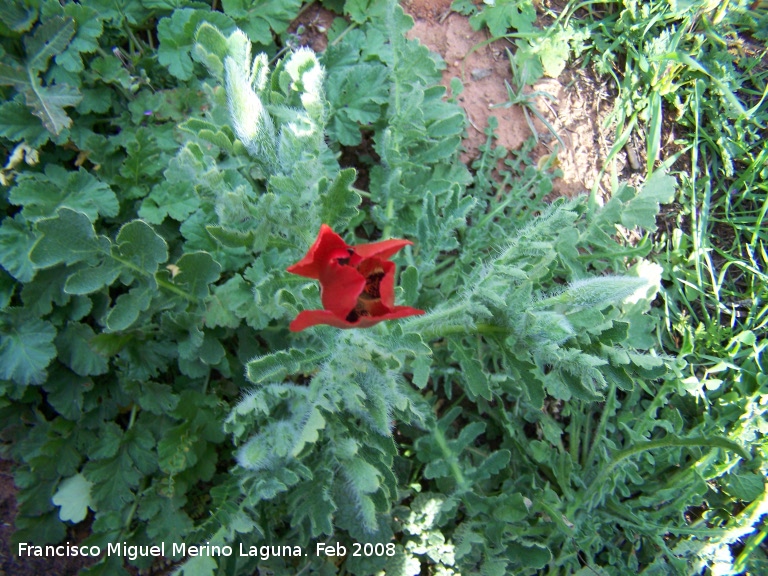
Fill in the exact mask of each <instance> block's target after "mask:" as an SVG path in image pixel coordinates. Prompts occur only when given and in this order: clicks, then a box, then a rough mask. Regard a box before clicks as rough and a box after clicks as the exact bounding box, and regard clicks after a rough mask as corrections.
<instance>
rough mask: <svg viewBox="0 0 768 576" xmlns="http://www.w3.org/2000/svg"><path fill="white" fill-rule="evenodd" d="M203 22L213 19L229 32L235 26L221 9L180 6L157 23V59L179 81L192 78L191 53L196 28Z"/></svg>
mask: <svg viewBox="0 0 768 576" xmlns="http://www.w3.org/2000/svg"><path fill="white" fill-rule="evenodd" d="M202 22H210V23H211V24H213V25H215V26H216V27H217V28H218V29H219V30H221V31H222V32H223V33H224V34H230V33H232V32H233V31H234V29H235V24H234V22H233V21H232V19H231V18H230V17H229V16H227V15H225V14H222V13H221V12H211V11H206V10H195V9H192V8H178V9H176V10H174V11H173V14H172V15H171V16H170V17H166V18H163V19H161V20H160V22H159V23H158V25H157V37H158V40H160V47H159V48H158V50H157V59H158V61H159V62H160V63H161V64H162V65H163V66H166V67H167V68H168V71H169V72H170V73H171V74H173V75H174V76H175V77H176V78H178V79H179V80H189V79H190V78H192V72H193V70H194V63H193V62H192V58H191V57H190V54H191V52H192V48H193V46H194V44H195V31H196V30H197V27H198V26H199V25H200V24H201V23H202Z"/></svg>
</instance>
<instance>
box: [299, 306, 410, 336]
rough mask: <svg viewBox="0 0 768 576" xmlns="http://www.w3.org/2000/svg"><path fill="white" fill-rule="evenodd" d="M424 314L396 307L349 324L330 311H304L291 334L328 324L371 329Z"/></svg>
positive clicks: (403, 307) (407, 307)
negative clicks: (387, 322) (378, 325)
mask: <svg viewBox="0 0 768 576" xmlns="http://www.w3.org/2000/svg"><path fill="white" fill-rule="evenodd" d="M419 314H424V310H417V309H416V308H411V307H410V306H395V307H394V308H393V309H392V310H391V311H389V312H388V313H386V314H383V315H381V316H361V317H360V318H359V319H358V320H357V322H348V321H347V320H345V319H344V318H340V317H338V316H336V315H335V314H334V313H333V312H331V311H330V310H304V311H303V312H299V315H298V316H296V318H294V320H293V322H291V324H290V326H288V328H290V330H291V332H300V331H301V330H304V329H306V328H309V327H310V326H316V325H318V324H327V325H328V326H335V327H336V328H369V327H370V326H374V325H375V324H378V323H379V322H383V321H384V320H396V319H398V318H405V317H406V316H416V315H419Z"/></svg>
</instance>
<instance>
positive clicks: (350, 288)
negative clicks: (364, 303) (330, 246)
mask: <svg viewBox="0 0 768 576" xmlns="http://www.w3.org/2000/svg"><path fill="white" fill-rule="evenodd" d="M364 288H365V278H364V277H363V275H362V274H360V272H358V271H357V270H355V269H354V268H352V267H351V266H344V265H342V264H339V263H338V262H336V261H335V260H332V261H331V262H330V264H329V265H328V266H325V267H324V268H323V269H322V270H321V272H320V299H321V300H322V302H323V308H325V309H326V310H330V311H331V312H333V313H334V314H336V315H337V316H340V317H342V318H346V317H347V314H349V313H350V312H351V311H352V309H353V308H354V307H355V304H357V297H358V296H360V293H361V292H362V291H363V289H364Z"/></svg>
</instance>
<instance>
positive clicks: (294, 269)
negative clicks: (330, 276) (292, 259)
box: [286, 224, 349, 280]
mask: <svg viewBox="0 0 768 576" xmlns="http://www.w3.org/2000/svg"><path fill="white" fill-rule="evenodd" d="M348 249H349V245H348V244H347V243H346V242H344V240H343V239H342V237H341V236H339V235H338V234H336V232H334V231H333V230H331V227H330V226H328V225H327V224H323V225H322V226H320V233H319V234H318V235H317V240H315V243H314V244H312V246H311V247H310V249H309V250H308V251H307V255H306V256H304V258H302V259H301V260H299V261H298V262H296V264H293V265H292V266H288V268H287V269H286V270H287V271H288V272H290V273H291V274H298V275H299V276H304V277H305V278H313V279H315V280H318V279H319V278H320V273H321V272H322V270H323V268H324V267H325V266H327V265H328V264H329V263H330V262H331V261H333V260H334V259H336V258H344V257H347V256H349V251H348Z"/></svg>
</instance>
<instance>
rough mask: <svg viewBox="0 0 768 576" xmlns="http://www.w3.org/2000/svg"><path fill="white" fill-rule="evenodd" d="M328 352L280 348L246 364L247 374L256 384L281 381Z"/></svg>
mask: <svg viewBox="0 0 768 576" xmlns="http://www.w3.org/2000/svg"><path fill="white" fill-rule="evenodd" d="M326 354H327V353H324V352H318V353H317V354H308V353H306V352H305V351H303V350H297V349H290V350H288V351H285V350H280V351H279V352H274V353H272V354H268V355H266V356H261V357H259V358H254V359H253V360H251V361H250V362H248V364H247V365H246V376H247V378H248V380H250V381H251V382H253V383H254V384H261V383H264V382H280V381H281V380H282V379H283V378H285V377H286V376H287V375H288V374H295V373H296V372H298V371H299V370H301V369H302V367H303V366H305V365H307V364H309V363H314V362H317V361H319V360H320V359H322V358H323V357H324V356H325V355H326Z"/></svg>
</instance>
